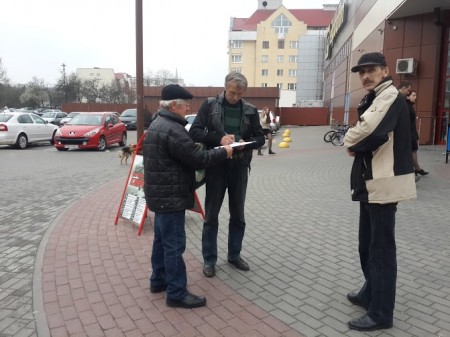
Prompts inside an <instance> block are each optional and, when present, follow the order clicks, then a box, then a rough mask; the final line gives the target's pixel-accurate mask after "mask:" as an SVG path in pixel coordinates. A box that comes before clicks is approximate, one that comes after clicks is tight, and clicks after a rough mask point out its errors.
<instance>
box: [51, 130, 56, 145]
mask: <svg viewBox="0 0 450 337" xmlns="http://www.w3.org/2000/svg"><path fill="white" fill-rule="evenodd" d="M55 134H56V130H55V131H54V132H53V135H52V139H50V144H52V145H55Z"/></svg>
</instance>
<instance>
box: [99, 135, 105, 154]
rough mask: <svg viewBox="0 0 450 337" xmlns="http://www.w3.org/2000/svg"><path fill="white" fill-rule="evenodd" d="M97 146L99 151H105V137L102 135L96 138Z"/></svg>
mask: <svg viewBox="0 0 450 337" xmlns="http://www.w3.org/2000/svg"><path fill="white" fill-rule="evenodd" d="M97 148H98V149H99V150H100V151H105V150H106V139H105V137H103V136H101V137H100V139H99V140H98V146H97Z"/></svg>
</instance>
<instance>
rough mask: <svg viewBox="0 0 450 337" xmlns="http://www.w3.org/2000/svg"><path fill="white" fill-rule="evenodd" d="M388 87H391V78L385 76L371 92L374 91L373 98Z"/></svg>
mask: <svg viewBox="0 0 450 337" xmlns="http://www.w3.org/2000/svg"><path fill="white" fill-rule="evenodd" d="M390 85H392V77H391V76H387V77H385V78H384V79H383V80H382V81H381V82H380V83H379V84H378V85H377V86H376V87H375V88H374V89H373V91H375V96H378V94H379V93H380V92H382V91H383V90H384V89H386V88H387V87H389V86H390Z"/></svg>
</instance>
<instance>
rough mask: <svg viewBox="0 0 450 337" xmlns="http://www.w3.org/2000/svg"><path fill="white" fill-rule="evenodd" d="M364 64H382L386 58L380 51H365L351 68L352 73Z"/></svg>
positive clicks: (384, 64) (383, 64) (384, 63)
mask: <svg viewBox="0 0 450 337" xmlns="http://www.w3.org/2000/svg"><path fill="white" fill-rule="evenodd" d="M364 66H384V67H387V65H386V59H385V58H384V55H383V54H381V53H367V54H364V55H362V56H361V57H360V58H359V60H358V64H357V65H356V66H354V67H353V68H352V73H357V72H358V71H359V69H361V67H364Z"/></svg>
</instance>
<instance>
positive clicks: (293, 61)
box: [289, 55, 298, 63]
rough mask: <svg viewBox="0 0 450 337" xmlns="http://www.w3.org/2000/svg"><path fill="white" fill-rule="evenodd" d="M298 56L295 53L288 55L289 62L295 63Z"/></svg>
mask: <svg viewBox="0 0 450 337" xmlns="http://www.w3.org/2000/svg"><path fill="white" fill-rule="evenodd" d="M297 62H298V56H297V55H289V63H297Z"/></svg>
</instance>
